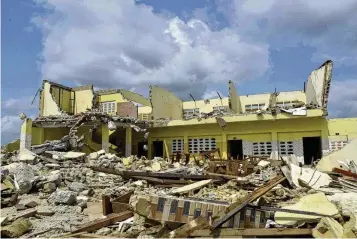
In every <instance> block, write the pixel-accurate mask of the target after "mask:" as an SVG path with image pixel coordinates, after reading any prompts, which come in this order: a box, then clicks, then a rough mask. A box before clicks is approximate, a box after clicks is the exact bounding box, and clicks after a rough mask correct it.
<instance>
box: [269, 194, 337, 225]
mask: <svg viewBox="0 0 357 239" xmlns="http://www.w3.org/2000/svg"><path fill="white" fill-rule="evenodd" d="M283 209H292V210H299V211H305V212H314V213H319V214H322V215H326V216H334V215H336V214H338V209H337V208H336V206H335V204H333V203H332V202H330V201H329V200H328V199H327V197H326V196H325V194H324V193H315V194H311V195H307V196H304V197H302V198H301V199H300V201H299V202H298V203H296V204H294V205H290V206H286V207H283ZM274 218H275V222H276V223H278V224H280V225H295V224H296V223H298V222H300V221H313V220H316V219H319V218H321V217H320V216H315V215H303V214H293V213H288V212H276V213H275V215H274Z"/></svg>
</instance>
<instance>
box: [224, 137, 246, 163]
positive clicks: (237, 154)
mask: <svg viewBox="0 0 357 239" xmlns="http://www.w3.org/2000/svg"><path fill="white" fill-rule="evenodd" d="M228 156H229V157H230V158H232V159H243V141H242V140H236V139H235V140H228Z"/></svg>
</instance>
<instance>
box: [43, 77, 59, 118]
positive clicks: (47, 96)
mask: <svg viewBox="0 0 357 239" xmlns="http://www.w3.org/2000/svg"><path fill="white" fill-rule="evenodd" d="M40 115H41V116H50V115H61V109H60V108H59V107H58V104H57V102H56V101H55V99H54V98H53V96H52V94H51V83H50V82H48V81H43V85H42V90H41V99H40Z"/></svg>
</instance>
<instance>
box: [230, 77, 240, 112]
mask: <svg viewBox="0 0 357 239" xmlns="http://www.w3.org/2000/svg"><path fill="white" fill-rule="evenodd" d="M228 84H229V103H230V107H231V109H232V110H233V112H234V113H236V114H240V113H242V105H241V102H240V97H239V96H238V92H237V89H236V87H235V85H234V83H233V81H229V83H228Z"/></svg>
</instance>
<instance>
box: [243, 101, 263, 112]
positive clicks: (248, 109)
mask: <svg viewBox="0 0 357 239" xmlns="http://www.w3.org/2000/svg"><path fill="white" fill-rule="evenodd" d="M264 106H265V104H264V103H260V104H249V105H245V111H246V112H255V111H257V110H261V109H263V108H264Z"/></svg>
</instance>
